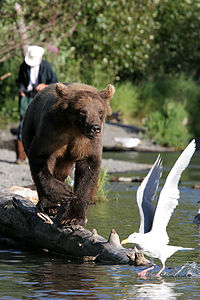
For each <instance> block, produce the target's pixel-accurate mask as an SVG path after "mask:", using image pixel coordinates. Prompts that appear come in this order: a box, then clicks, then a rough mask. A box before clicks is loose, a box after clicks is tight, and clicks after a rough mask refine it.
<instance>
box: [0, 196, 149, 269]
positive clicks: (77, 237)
mask: <svg viewBox="0 0 200 300" xmlns="http://www.w3.org/2000/svg"><path fill="white" fill-rule="evenodd" d="M0 235H1V236H2V237H8V238H12V239H13V240H16V241H19V242H20V243H23V245H26V246H31V247H32V248H34V249H35V248H38V249H44V250H45V249H46V250H47V251H49V252H51V253H55V254H60V255H64V256H66V257H70V258H76V259H79V260H81V261H94V262H100V263H112V264H136V265H147V264H148V263H149V261H148V260H146V259H145V258H144V257H143V256H142V255H141V254H140V253H135V252H134V250H133V249H126V248H124V247H122V246H121V244H120V240H119V236H118V234H117V233H116V232H115V230H114V229H113V230H112V231H111V233H110V235H109V238H108V240H106V239H104V238H103V237H101V236H100V235H98V234H97V231H96V230H95V229H94V230H93V231H92V232H91V231H88V230H86V229H85V228H83V227H82V226H68V227H64V228H62V229H61V228H58V226H57V225H56V224H55V223H54V222H53V220H52V219H51V218H50V217H49V216H48V215H46V214H43V213H41V212H39V211H38V210H37V208H36V206H35V204H34V203H33V202H31V201H30V200H28V199H25V198H24V197H22V196H20V195H16V194H13V193H11V192H6V193H2V194H0Z"/></svg>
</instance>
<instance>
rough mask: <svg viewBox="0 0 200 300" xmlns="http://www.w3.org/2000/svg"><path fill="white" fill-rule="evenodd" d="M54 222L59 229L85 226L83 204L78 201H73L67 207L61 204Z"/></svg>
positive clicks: (84, 208)
mask: <svg viewBox="0 0 200 300" xmlns="http://www.w3.org/2000/svg"><path fill="white" fill-rule="evenodd" d="M56 222H57V223H58V224H59V226H60V227H63V226H70V225H81V226H85V225H86V222H87V219H86V207H85V205H84V202H82V201H80V200H76V201H74V199H73V200H72V201H70V202H68V203H67V205H65V204H62V205H61V206H60V207H59V209H58V214H57V220H56Z"/></svg>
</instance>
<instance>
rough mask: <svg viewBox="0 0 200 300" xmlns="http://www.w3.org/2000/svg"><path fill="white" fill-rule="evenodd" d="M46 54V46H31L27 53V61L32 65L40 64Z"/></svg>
mask: <svg viewBox="0 0 200 300" xmlns="http://www.w3.org/2000/svg"><path fill="white" fill-rule="evenodd" d="M43 54H44V48H42V47H39V46H29V47H28V51H27V54H26V56H25V62H26V63H27V65H29V66H30V67H36V66H39V64H40V63H41V60H42V56H43Z"/></svg>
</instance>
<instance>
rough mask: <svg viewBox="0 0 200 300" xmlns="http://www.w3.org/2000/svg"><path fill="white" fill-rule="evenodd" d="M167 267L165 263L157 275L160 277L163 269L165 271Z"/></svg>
mask: <svg viewBox="0 0 200 300" xmlns="http://www.w3.org/2000/svg"><path fill="white" fill-rule="evenodd" d="M164 269H165V265H163V266H162V269H160V271H159V272H158V273H157V274H156V277H160V274H161V273H162V271H164Z"/></svg>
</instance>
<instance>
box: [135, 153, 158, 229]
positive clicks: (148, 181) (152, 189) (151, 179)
mask: <svg viewBox="0 0 200 300" xmlns="http://www.w3.org/2000/svg"><path fill="white" fill-rule="evenodd" d="M161 175H162V161H161V158H160V155H159V156H158V158H157V160H156V161H155V163H154V165H153V166H152V168H151V170H150V171H149V173H148V174H147V176H146V177H145V178H144V180H143V181H142V183H141V185H140V186H139V188H138V190H137V204H138V208H139V213H140V229H139V232H140V233H147V232H149V231H150V230H151V227H152V223H153V218H154V213H155V206H154V204H153V203H152V201H153V200H154V198H155V195H156V192H157V189H158V185H159V180H160V177H161Z"/></svg>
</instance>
